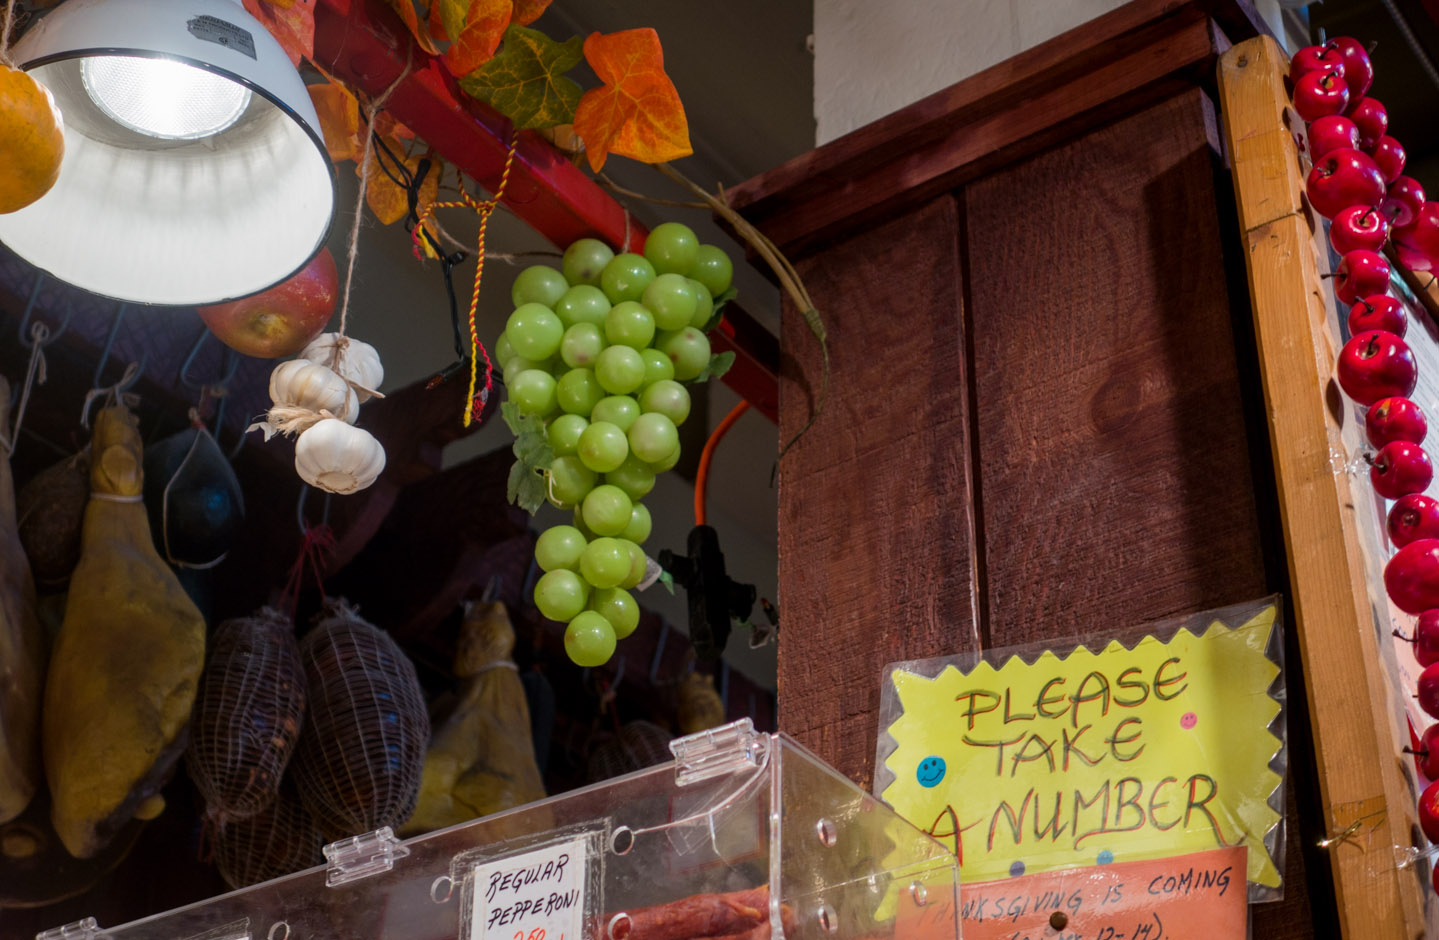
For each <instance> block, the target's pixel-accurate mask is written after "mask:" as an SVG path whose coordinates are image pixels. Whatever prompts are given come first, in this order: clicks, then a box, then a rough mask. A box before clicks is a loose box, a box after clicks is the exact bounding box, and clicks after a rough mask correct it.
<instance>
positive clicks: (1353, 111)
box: [1346, 98, 1389, 150]
mask: <svg viewBox="0 0 1439 940" xmlns="http://www.w3.org/2000/svg"><path fill="white" fill-rule="evenodd" d="M1346 116H1347V117H1348V118H1349V120H1351V121H1353V122H1354V126H1355V127H1357V128H1359V146H1360V148H1362V149H1364V150H1373V149H1374V148H1375V147H1376V146H1378V144H1379V138H1381V137H1383V136H1384V132H1385V131H1387V130H1389V112H1388V111H1386V110H1385V109H1384V105H1383V104H1381V103H1380V101H1379V99H1378V98H1360V99H1359V103H1358V104H1356V105H1355V106H1354V107H1352V108H1350V109H1349V110H1348V111H1347V112H1346Z"/></svg>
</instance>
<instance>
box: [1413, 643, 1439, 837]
mask: <svg viewBox="0 0 1439 940" xmlns="http://www.w3.org/2000/svg"><path fill="white" fill-rule="evenodd" d="M1414 684H1415V685H1416V686H1418V688H1416V689H1415V690H1414V691H1415V692H1417V693H1418V699H1419V707H1420V708H1422V709H1424V711H1425V712H1426V713H1427V714H1429V715H1430V716H1432V717H1434V718H1439V663H1436V664H1431V665H1428V666H1425V667H1424V671H1423V672H1421V673H1419V680H1418V681H1417V682H1415V683H1414ZM1433 789H1434V785H1431V786H1430V787H1429V789H1427V790H1425V791H1424V794H1425V796H1427V795H1428V794H1429V793H1430V791H1432V790H1433ZM1431 806H1432V807H1434V808H1439V802H1434V803H1432V804H1431ZM1419 809H1420V812H1419V824H1420V825H1421V826H1423V827H1424V834H1425V835H1426V836H1428V837H1429V841H1431V842H1434V841H1436V837H1435V833H1436V832H1439V826H1433V827H1431V823H1439V819H1434V820H1430V821H1427V822H1426V821H1425V819H1424V811H1423V810H1424V805H1423V799H1422V798H1421V801H1420V807H1419Z"/></svg>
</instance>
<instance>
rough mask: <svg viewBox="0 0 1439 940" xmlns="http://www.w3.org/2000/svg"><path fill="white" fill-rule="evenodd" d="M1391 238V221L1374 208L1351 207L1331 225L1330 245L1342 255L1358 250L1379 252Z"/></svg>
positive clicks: (1340, 213)
mask: <svg viewBox="0 0 1439 940" xmlns="http://www.w3.org/2000/svg"><path fill="white" fill-rule="evenodd" d="M1388 238H1389V220H1388V219H1386V218H1384V214H1383V213H1382V212H1380V211H1379V210H1378V209H1377V208H1375V207H1374V206H1350V207H1349V208H1347V209H1343V210H1341V211H1340V212H1339V214H1338V215H1336V216H1335V217H1334V221H1333V222H1332V223H1330V225H1329V244H1331V245H1333V246H1334V250H1335V251H1337V252H1339V253H1340V254H1341V255H1345V254H1348V253H1349V252H1351V251H1355V250H1357V249H1363V250H1365V251H1378V250H1379V249H1381V248H1383V247H1384V242H1385V241H1386V240H1387V239H1388Z"/></svg>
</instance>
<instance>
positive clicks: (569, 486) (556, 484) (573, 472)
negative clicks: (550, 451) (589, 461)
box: [549, 457, 595, 507]
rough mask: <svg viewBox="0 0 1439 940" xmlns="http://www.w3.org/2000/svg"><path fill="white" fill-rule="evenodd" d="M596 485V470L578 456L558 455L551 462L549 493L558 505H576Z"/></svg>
mask: <svg viewBox="0 0 1439 940" xmlns="http://www.w3.org/2000/svg"><path fill="white" fill-rule="evenodd" d="M594 485H595V472H594V471H593V470H591V469H590V468H589V467H586V466H585V465H584V463H583V462H581V460H580V458H578V457H556V458H555V459H554V460H553V461H552V462H551V463H550V483H549V494H550V496H551V497H552V498H553V501H557V502H556V505H558V506H561V507H564V506H574V505H578V504H579V502H580V500H582V499H584V498H585V494H586V493H588V492H589V491H590V490H591V489H592V488H593V487H594Z"/></svg>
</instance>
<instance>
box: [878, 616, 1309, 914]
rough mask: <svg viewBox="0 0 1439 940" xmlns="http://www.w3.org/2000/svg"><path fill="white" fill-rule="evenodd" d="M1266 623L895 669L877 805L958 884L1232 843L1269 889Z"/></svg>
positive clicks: (1252, 876)
mask: <svg viewBox="0 0 1439 940" xmlns="http://www.w3.org/2000/svg"><path fill="white" fill-rule="evenodd" d="M1250 610H1253V608H1250ZM1274 616H1275V608H1274V606H1273V605H1272V604H1270V605H1269V606H1266V607H1264V608H1263V609H1261V610H1260V611H1259V612H1258V613H1257V614H1255V615H1254V616H1253V617H1252V618H1251V619H1249V620H1248V621H1247V622H1246V623H1244V624H1243V625H1242V626H1240V627H1238V628H1230V627H1229V626H1226V625H1225V624H1223V623H1221V622H1219V621H1217V620H1216V621H1214V622H1213V623H1211V624H1210V626H1209V628H1208V629H1207V630H1205V631H1204V632H1203V634H1202V635H1200V636H1196V635H1195V634H1193V633H1191V632H1189V631H1188V630H1186V629H1181V630H1180V631H1179V632H1178V633H1176V634H1175V635H1174V637H1173V638H1172V639H1171V640H1169V641H1168V642H1162V641H1160V640H1158V639H1156V638H1155V637H1153V636H1146V637H1144V639H1142V640H1140V641H1139V642H1137V643H1135V644H1134V646H1133V647H1132V648H1128V647H1126V646H1124V645H1123V644H1122V643H1120V642H1119V641H1117V640H1115V641H1113V642H1111V643H1109V644H1108V645H1107V646H1106V647H1105V648H1104V649H1103V650H1101V651H1100V652H1092V651H1091V650H1089V649H1087V648H1086V647H1083V646H1080V647H1078V648H1076V649H1075V650H1074V651H1073V652H1071V653H1070V654H1069V655H1068V656H1064V657H1061V656H1058V655H1056V654H1055V653H1053V652H1050V651H1046V652H1044V653H1042V654H1041V655H1040V656H1039V657H1038V658H1037V659H1036V660H1035V661H1034V662H1033V663H1032V664H1029V663H1026V662H1024V661H1023V660H1021V659H1020V658H1019V657H1017V656H1015V657H1010V658H1009V660H1008V661H1007V662H1005V663H1004V664H1003V665H1002V666H1000V667H998V668H995V667H994V666H991V665H990V664H988V663H980V664H979V665H978V666H976V667H974V668H973V669H971V670H970V671H969V672H968V673H967V674H966V673H962V672H961V671H960V670H959V669H957V668H955V667H954V666H952V665H951V666H947V667H945V668H944V669H943V670H942V671H941V672H940V673H939V675H938V676H936V677H935V678H933V679H929V678H926V677H924V676H922V675H917V674H914V673H911V672H906V671H904V670H899V669H896V670H895V671H893V672H892V673H891V676H890V679H891V681H892V682H893V683H894V689H893V693H892V694H894V695H897V696H898V700H899V704H900V705H901V706H902V707H903V714H901V715H900V716H899V717H898V718H897V719H896V720H895V721H894V722H893V723H892V724H891V725H890V727H889V733H890V735H891V736H892V737H893V738H894V740H895V742H896V744H897V747H896V749H895V750H894V752H893V753H892V754H890V755H889V757H888V758H887V760H886V761H885V763H886V766H887V767H888V768H889V770H890V771H891V772H892V773H893V775H894V780H893V782H892V783H891V784H890V785H889V786H888V787H886V788H885V790H884V792H883V793H882V794H881V796H882V797H883V799H884V800H885V801H886V802H888V803H889V804H890V805H891V806H893V807H894V808H895V809H896V810H897V811H898V812H899V813H900V814H901V815H903V816H904V817H906V818H907V819H909V820H910V821H911V822H913V823H914V824H915V825H917V826H920V827H921V828H923V829H926V830H927V831H929V832H930V833H931V834H932V835H934V837H935V838H937V839H939V840H940V841H941V842H944V843H945V844H947V845H949V846H951V848H952V849H953V850H954V852H955V854H956V855H958V856H959V860H960V866H961V868H960V870H961V872H962V873H963V877H964V880H965V881H966V882H976V881H991V880H994V879H998V878H1007V877H1016V876H1019V875H1024V874H1034V873H1037V872H1044V871H1052V870H1055V869H1059V868H1072V867H1076V866H1084V865H1095V864H1101V865H1103V864H1108V863H1110V862H1116V861H1117V862H1133V861H1139V860H1142V859H1153V858H1162V857H1165V856H1171V855H1181V854H1185V853H1191V852H1201V851H1204V850H1206V849H1215V848H1225V847H1230V846H1238V845H1245V846H1247V847H1248V849H1249V852H1248V876H1249V880H1250V881H1252V882H1257V883H1258V884H1261V885H1265V886H1268V887H1278V885H1279V883H1280V875H1279V871H1278V870H1277V869H1276V868H1275V865H1274V861H1273V859H1271V858H1270V856H1269V852H1268V851H1267V849H1266V848H1265V844H1264V836H1265V835H1266V834H1267V833H1268V832H1269V831H1270V830H1271V829H1272V828H1273V827H1274V826H1275V824H1276V823H1278V822H1279V819H1280V817H1279V814H1278V813H1276V812H1275V810H1274V809H1273V807H1271V806H1270V805H1269V799H1270V796H1271V794H1272V793H1273V792H1274V790H1275V788H1277V787H1278V786H1279V784H1280V782H1281V781H1280V777H1279V775H1278V774H1276V773H1275V772H1274V771H1273V770H1271V769H1270V767H1269V762H1270V760H1271V758H1273V757H1274V755H1275V754H1276V753H1277V752H1278V750H1279V748H1280V747H1281V742H1280V741H1279V739H1278V738H1277V737H1275V736H1274V735H1273V734H1272V733H1271V732H1270V731H1269V724H1270V723H1271V722H1272V721H1273V720H1274V719H1275V718H1276V717H1277V716H1278V715H1279V703H1278V702H1277V701H1276V700H1275V699H1274V698H1273V697H1271V695H1270V693H1269V687H1270V685H1271V684H1272V683H1273V681H1274V679H1275V678H1276V677H1277V676H1278V674H1279V668H1278V667H1277V666H1276V665H1275V664H1274V663H1273V662H1272V661H1271V660H1270V659H1269V657H1268V655H1267V654H1266V650H1267V649H1268V647H1269V643H1270V635H1271V633H1272V632H1273V630H1274Z"/></svg>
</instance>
